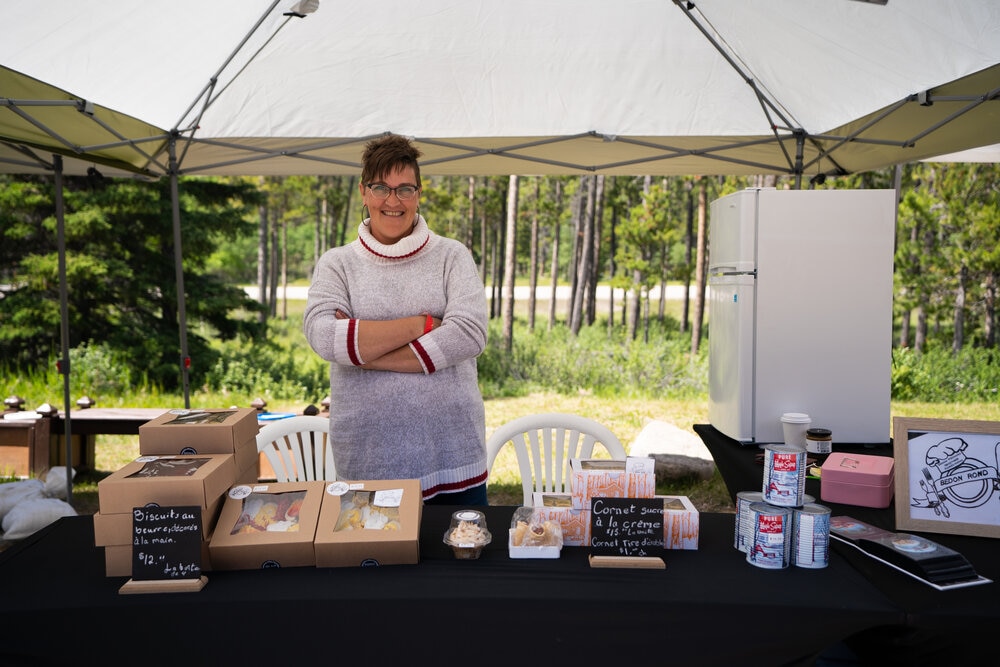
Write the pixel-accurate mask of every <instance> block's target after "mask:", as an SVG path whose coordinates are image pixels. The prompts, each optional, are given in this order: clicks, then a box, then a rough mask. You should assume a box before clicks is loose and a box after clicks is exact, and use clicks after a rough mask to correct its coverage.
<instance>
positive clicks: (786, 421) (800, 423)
mask: <svg viewBox="0 0 1000 667" xmlns="http://www.w3.org/2000/svg"><path fill="white" fill-rule="evenodd" d="M810 424H812V419H811V418H810V417H809V415H807V414H806V413H804V412H786V413H785V414H783V415H781V428H782V430H783V431H784V433H785V444H786V445H794V446H795V447H801V448H803V449H805V447H806V431H808V430H809V425H810Z"/></svg>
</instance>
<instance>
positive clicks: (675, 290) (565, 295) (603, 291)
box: [243, 285, 695, 301]
mask: <svg viewBox="0 0 1000 667" xmlns="http://www.w3.org/2000/svg"><path fill="white" fill-rule="evenodd" d="M243 289H244V290H245V291H246V293H247V295H248V296H249V297H250V298H251V299H256V298H257V293H258V290H257V287H256V286H253V285H247V286H245V287H244V288H243ZM610 289H611V288H610V287H608V286H607V285H598V286H597V299H598V300H604V301H606V300H607V299H608V292H609V291H610ZM308 290H309V288H308V287H305V286H301V285H293V286H291V287H289V288H288V298H289V299H290V300H293V301H294V300H302V301H305V299H306V292H308ZM283 294H284V290H282V288H280V287H279V288H278V298H279V299H280V298H282V297H283ZM530 294H531V288H530V287H528V286H527V285H523V286H517V287H515V288H514V298H515V299H517V300H518V301H527V299H528V296H529V295H530ZM621 294H622V291H621V290H620V289H619V290H615V298H616V299H619V298H621ZM694 294H695V290H694V288H693V287H692V288H691V296H692V298H693V297H694ZM489 295H490V291H489V289H487V290H486V296H489ZM551 296H552V289H551V288H549V287H548V286H546V287H538V288H537V289H536V290H535V298H536V299H537V300H539V301H548V300H549V298H550V297H551ZM683 296H684V287H682V286H681V285H668V286H667V298H668V299H681V298H682V297H683ZM569 297H570V287H569V286H568V285H561V286H559V287H556V300H559V301H562V300H568V299H569ZM650 298H651V299H653V300H656V299H659V298H660V288H659V287H654V288H653V289H652V290H651V293H650Z"/></svg>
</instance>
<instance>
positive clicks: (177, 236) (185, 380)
mask: <svg viewBox="0 0 1000 667" xmlns="http://www.w3.org/2000/svg"><path fill="white" fill-rule="evenodd" d="M168 146H169V150H170V199H171V203H172V204H173V219H174V270H175V271H176V273H177V314H178V318H179V320H178V322H179V325H180V326H179V328H180V337H181V385H182V386H183V389H184V407H185V408H190V407H191V381H190V378H189V370H190V366H191V357H189V356H188V342H187V306H186V304H185V301H184V261H183V256H182V253H181V204H180V197H179V195H178V191H177V135H176V134H173V135H171V137H170V142H169V144H168Z"/></svg>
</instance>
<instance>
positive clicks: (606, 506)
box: [590, 498, 663, 557]
mask: <svg viewBox="0 0 1000 667" xmlns="http://www.w3.org/2000/svg"><path fill="white" fill-rule="evenodd" d="M590 548H591V550H592V551H593V553H594V554H597V555H602V556H634V557H646V556H660V555H662V552H663V499H662V498H592V499H591V501H590Z"/></svg>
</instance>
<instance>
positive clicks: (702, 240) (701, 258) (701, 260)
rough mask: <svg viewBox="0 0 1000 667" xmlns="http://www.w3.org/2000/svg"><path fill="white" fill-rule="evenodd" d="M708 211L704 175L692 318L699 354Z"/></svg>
mask: <svg viewBox="0 0 1000 667" xmlns="http://www.w3.org/2000/svg"><path fill="white" fill-rule="evenodd" d="M707 211H708V181H707V180H706V179H705V177H704V176H702V177H700V178H699V179H698V241H697V253H696V256H695V257H696V259H695V267H694V275H695V285H696V286H697V288H696V290H695V302H694V318H692V320H693V326H692V327H691V354H692V355H696V354H698V349H699V348H700V347H701V325H702V321H703V320H704V317H705V271H706V266H705V264H706V262H705V248H706V244H707V241H708V239H707V238H706V236H707V233H706V229H707V224H706V218H707Z"/></svg>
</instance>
